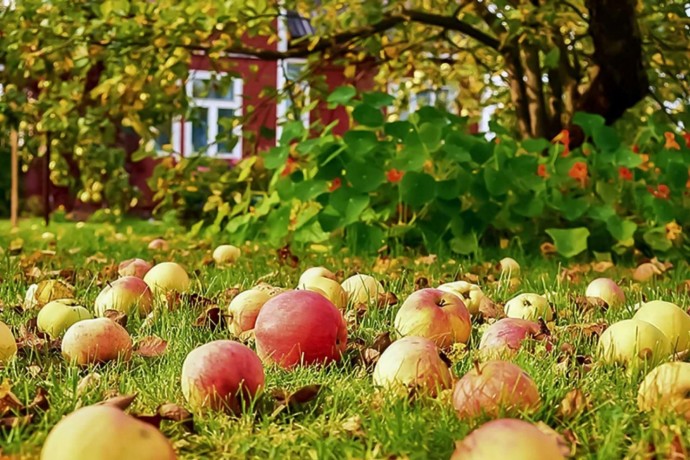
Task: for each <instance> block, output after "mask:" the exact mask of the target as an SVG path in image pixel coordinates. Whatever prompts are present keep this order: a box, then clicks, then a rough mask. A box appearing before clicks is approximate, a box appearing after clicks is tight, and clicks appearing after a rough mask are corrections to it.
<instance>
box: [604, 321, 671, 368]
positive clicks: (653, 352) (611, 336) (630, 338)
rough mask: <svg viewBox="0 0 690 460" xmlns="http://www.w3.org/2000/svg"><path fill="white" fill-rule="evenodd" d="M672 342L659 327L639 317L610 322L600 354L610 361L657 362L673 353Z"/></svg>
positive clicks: (634, 363)
mask: <svg viewBox="0 0 690 460" xmlns="http://www.w3.org/2000/svg"><path fill="white" fill-rule="evenodd" d="M672 349H673V347H672V346H671V342H670V341H669V339H668V337H666V335H665V334H664V333H663V332H661V331H660V330H659V328H657V327H656V326H654V325H652V324H649V323H648V322H646V321H641V320H639V319H625V320H623V321H618V322H617V323H614V324H612V325H610V326H609V327H608V328H607V329H606V330H605V331H604V333H603V334H601V337H600V338H599V344H598V346H597V353H598V355H599V356H600V358H601V360H602V362H604V363H606V364H614V363H617V364H624V365H638V364H641V363H642V362H644V361H647V362H651V363H656V362H659V361H660V360H662V359H664V358H667V357H668V356H669V355H670V354H671V350H672Z"/></svg>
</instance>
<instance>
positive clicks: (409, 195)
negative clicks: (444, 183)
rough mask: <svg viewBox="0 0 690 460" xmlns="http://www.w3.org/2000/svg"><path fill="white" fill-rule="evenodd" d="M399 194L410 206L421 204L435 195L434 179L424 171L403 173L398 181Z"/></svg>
mask: <svg viewBox="0 0 690 460" xmlns="http://www.w3.org/2000/svg"><path fill="white" fill-rule="evenodd" d="M400 195H401V198H402V200H403V201H404V202H405V203H407V204H409V205H410V206H413V207H419V206H422V205H424V204H426V203H428V202H430V201H431V200H433V199H434V198H435V197H436V181H435V180H434V178H433V177H431V176H430V175H428V174H425V173H420V172H414V171H411V172H408V173H405V175H404V176H403V178H402V181H401V182H400Z"/></svg>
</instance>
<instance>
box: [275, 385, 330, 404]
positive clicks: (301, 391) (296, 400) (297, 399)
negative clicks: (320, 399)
mask: <svg viewBox="0 0 690 460" xmlns="http://www.w3.org/2000/svg"><path fill="white" fill-rule="evenodd" d="M323 388H324V387H323V385H318V384H314V385H306V386H303V387H302V388H298V389H297V390H295V391H293V392H291V393H290V392H288V391H287V390H284V389H282V388H276V389H275V390H273V391H272V392H271V396H273V398H274V399H275V400H276V402H277V403H278V405H279V406H286V407H289V408H292V407H296V406H298V405H300V404H305V403H308V402H311V401H313V400H315V399H316V397H317V396H318V395H319V393H321V391H322V390H323Z"/></svg>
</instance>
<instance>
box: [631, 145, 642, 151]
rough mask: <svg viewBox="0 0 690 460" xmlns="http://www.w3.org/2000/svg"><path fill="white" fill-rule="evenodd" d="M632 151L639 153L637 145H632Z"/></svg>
mask: <svg viewBox="0 0 690 460" xmlns="http://www.w3.org/2000/svg"><path fill="white" fill-rule="evenodd" d="M632 151H633V152H634V153H640V147H638V146H637V144H633V146H632Z"/></svg>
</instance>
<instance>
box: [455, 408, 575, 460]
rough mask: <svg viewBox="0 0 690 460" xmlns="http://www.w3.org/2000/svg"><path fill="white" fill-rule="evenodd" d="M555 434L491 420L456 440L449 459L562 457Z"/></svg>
mask: <svg viewBox="0 0 690 460" xmlns="http://www.w3.org/2000/svg"><path fill="white" fill-rule="evenodd" d="M564 459H565V457H564V456H563V453H562V452H561V447H560V446H559V444H558V441H557V439H556V437H554V436H550V435H548V434H546V433H544V432H543V431H542V430H540V429H539V428H537V427H536V426H534V425H532V424H531V423H528V422H524V421H522V420H517V419H512V418H502V419H498V420H492V421H491V422H488V423H485V424H484V425H482V426H480V427H479V428H477V429H476V430H474V431H473V432H472V433H470V434H469V435H468V436H467V437H466V438H465V439H463V440H462V441H460V442H458V443H457V444H456V447H455V452H453V455H452V457H451V460H564Z"/></svg>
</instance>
